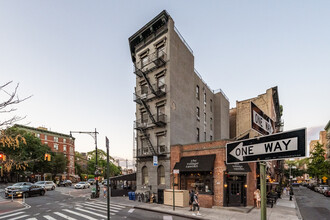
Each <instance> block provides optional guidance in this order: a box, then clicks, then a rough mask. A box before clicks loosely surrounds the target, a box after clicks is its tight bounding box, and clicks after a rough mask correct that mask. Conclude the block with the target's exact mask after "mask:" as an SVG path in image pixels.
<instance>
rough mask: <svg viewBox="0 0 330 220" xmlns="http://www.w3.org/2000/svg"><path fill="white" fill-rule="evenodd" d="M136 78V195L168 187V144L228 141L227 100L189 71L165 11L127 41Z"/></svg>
mask: <svg viewBox="0 0 330 220" xmlns="http://www.w3.org/2000/svg"><path fill="white" fill-rule="evenodd" d="M129 46H130V52H131V58H132V62H133V67H134V74H135V76H136V85H135V93H134V101H135V102H136V113H135V114H136V120H135V121H134V129H135V130H136V132H135V134H136V135H135V144H134V145H135V146H134V151H135V152H134V155H135V158H136V167H137V191H142V192H143V191H151V192H154V193H157V192H159V191H158V190H160V191H161V190H163V189H166V188H167V189H168V188H170V175H171V173H172V171H171V170H170V146H171V145H175V144H189V143H196V142H208V141H213V140H220V139H228V138H229V101H228V98H227V97H226V96H225V94H224V93H223V92H222V91H221V90H218V91H213V90H211V89H210V88H209V87H208V86H207V84H206V83H205V82H204V81H203V80H202V78H201V77H200V75H199V74H198V72H197V71H196V70H195V68H194V55H193V51H192V50H191V49H190V47H189V46H188V44H187V43H186V42H185V40H184V39H183V37H182V36H181V35H180V33H179V32H178V30H177V29H176V28H175V26H174V21H173V19H172V18H171V17H170V15H169V14H168V13H167V12H166V11H162V12H161V13H160V14H159V15H157V16H156V17H155V18H154V19H152V20H151V21H150V22H148V23H147V24H146V25H144V26H143V27H142V28H141V29H140V30H138V31H137V32H136V33H135V34H133V35H132V36H131V37H130V38H129Z"/></svg>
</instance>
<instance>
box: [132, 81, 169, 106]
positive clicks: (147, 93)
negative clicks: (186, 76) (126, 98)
mask: <svg viewBox="0 0 330 220" xmlns="http://www.w3.org/2000/svg"><path fill="white" fill-rule="evenodd" d="M152 88H153V89H154V91H155V93H152V91H151V89H150V88H148V89H145V90H142V89H141V90H137V91H136V92H135V93H134V94H133V101H134V102H139V99H143V100H149V99H152V98H154V97H160V96H163V95H165V94H166V84H161V85H159V84H157V83H155V84H152Z"/></svg>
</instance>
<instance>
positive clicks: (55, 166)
mask: <svg viewBox="0 0 330 220" xmlns="http://www.w3.org/2000/svg"><path fill="white" fill-rule="evenodd" d="M67 164H68V158H66V157H65V156H64V154H63V153H54V152H52V160H51V163H50V165H51V167H52V169H51V171H52V174H53V176H56V174H58V173H64V171H65V170H66V167H67Z"/></svg>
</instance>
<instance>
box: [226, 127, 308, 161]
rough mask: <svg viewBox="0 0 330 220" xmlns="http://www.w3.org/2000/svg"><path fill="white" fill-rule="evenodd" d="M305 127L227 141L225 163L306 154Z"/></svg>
mask: <svg viewBox="0 0 330 220" xmlns="http://www.w3.org/2000/svg"><path fill="white" fill-rule="evenodd" d="M305 134H306V129H305V128H304V129H300V130H294V131H289V132H282V133H278V134H274V135H268V136H262V137H258V138H252V139H248V140H244V141H237V142H233V143H228V144H227V146H226V156H227V164H230V163H244V162H252V161H261V160H280V159H285V158H294V157H305V156H306V140H305Z"/></svg>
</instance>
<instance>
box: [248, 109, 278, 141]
mask: <svg viewBox="0 0 330 220" xmlns="http://www.w3.org/2000/svg"><path fill="white" fill-rule="evenodd" d="M251 127H252V128H253V129H254V130H256V131H257V132H259V133H260V134H262V135H269V134H273V133H274V131H275V123H274V121H273V120H272V119H270V118H269V117H268V116H267V115H266V114H265V113H264V112H263V111H261V109H259V108H258V107H257V106H256V105H255V104H254V103H253V102H251Z"/></svg>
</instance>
